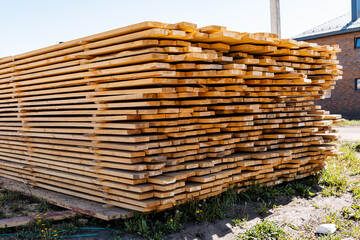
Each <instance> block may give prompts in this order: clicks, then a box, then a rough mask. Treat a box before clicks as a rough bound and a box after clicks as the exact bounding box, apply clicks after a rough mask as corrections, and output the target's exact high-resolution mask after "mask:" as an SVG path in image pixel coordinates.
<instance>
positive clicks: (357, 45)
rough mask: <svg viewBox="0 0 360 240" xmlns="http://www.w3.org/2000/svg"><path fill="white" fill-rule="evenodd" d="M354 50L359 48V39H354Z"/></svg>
mask: <svg viewBox="0 0 360 240" xmlns="http://www.w3.org/2000/svg"><path fill="white" fill-rule="evenodd" d="M355 48H360V37H358V38H355Z"/></svg>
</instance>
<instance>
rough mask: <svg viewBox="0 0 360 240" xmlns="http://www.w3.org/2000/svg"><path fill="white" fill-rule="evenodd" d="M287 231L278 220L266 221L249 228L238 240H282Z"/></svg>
mask: <svg viewBox="0 0 360 240" xmlns="http://www.w3.org/2000/svg"><path fill="white" fill-rule="evenodd" d="M285 237H286V232H285V231H284V230H283V229H282V228H281V227H279V226H278V225H277V223H276V222H269V221H264V222H261V223H258V224H256V225H254V226H253V227H251V228H249V229H248V230H247V231H246V232H245V233H242V234H240V235H239V236H238V240H254V239H257V240H282V239H285Z"/></svg>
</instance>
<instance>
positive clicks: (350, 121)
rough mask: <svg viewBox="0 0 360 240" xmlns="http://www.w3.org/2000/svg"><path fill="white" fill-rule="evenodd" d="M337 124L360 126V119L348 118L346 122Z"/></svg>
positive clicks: (337, 124)
mask: <svg viewBox="0 0 360 240" xmlns="http://www.w3.org/2000/svg"><path fill="white" fill-rule="evenodd" d="M334 125H336V126H360V120H347V119H345V121H344V122H341V123H336V124H334Z"/></svg>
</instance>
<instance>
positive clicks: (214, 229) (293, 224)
mask: <svg viewBox="0 0 360 240" xmlns="http://www.w3.org/2000/svg"><path fill="white" fill-rule="evenodd" d="M276 203H277V204H279V205H277V204H276V205H277V206H278V207H276V208H274V209H272V210H269V213H268V214H266V216H260V215H259V213H258V212H257V211H256V209H257V208H259V205H260V204H261V203H252V204H249V205H245V204H244V205H238V206H236V207H235V208H234V212H233V217H232V218H228V219H224V220H218V221H215V222H214V223H209V222H205V223H201V224H189V225H188V226H185V229H184V230H183V231H181V232H178V233H174V234H170V235H167V236H165V239H171V240H178V239H184V240H190V239H197V240H205V239H214V240H217V239H221V240H234V239H236V237H237V236H238V235H239V233H241V232H244V231H245V230H246V229H248V228H249V227H251V226H254V225H255V224H256V223H258V222H260V221H262V220H269V221H275V222H277V223H278V224H279V225H283V226H284V229H285V230H286V231H287V232H288V233H289V235H290V236H289V237H290V238H292V237H293V238H297V237H301V236H304V237H305V236H307V237H311V236H314V232H315V230H316V227H317V226H318V225H319V222H321V221H322V220H323V219H324V217H325V215H326V214H327V213H329V212H335V211H339V210H341V208H342V207H345V206H348V207H350V206H351V204H352V196H351V195H350V194H344V195H343V196H342V197H341V198H340V197H323V196H321V195H320V194H319V195H317V196H316V197H314V198H311V199H305V198H294V199H289V198H283V199H280V200H279V201H278V202H276ZM234 218H235V219H236V218H238V219H241V218H247V221H246V223H245V225H243V226H235V225H234V223H233V221H232V220H233V219H234ZM294 228H297V229H298V230H295V229H294ZM124 239H126V238H124Z"/></svg>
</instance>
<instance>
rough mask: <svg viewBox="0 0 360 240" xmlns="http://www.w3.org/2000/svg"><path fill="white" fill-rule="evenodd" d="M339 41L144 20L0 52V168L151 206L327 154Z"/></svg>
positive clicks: (70, 189) (68, 190) (306, 171)
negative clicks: (327, 102) (327, 100)
mask: <svg viewBox="0 0 360 240" xmlns="http://www.w3.org/2000/svg"><path fill="white" fill-rule="evenodd" d="M339 51H340V49H339V48H338V46H320V45H317V44H314V43H307V42H297V41H294V40H290V39H278V38H277V36H276V35H275V34H269V33H255V34H252V33H239V32H234V31H228V30H226V28H225V27H223V26H207V27H202V28H197V26H196V24H192V23H187V22H181V23H177V24H165V23H159V22H143V23H139V24H135V25H131V26H127V27H124V28H119V29H115V30H112V31H108V32H104V33H100V34H96V35H92V36H89V37H84V38H81V39H77V40H73V41H69V42H64V43H60V44H57V45H54V46H50V47H46V48H43V49H39V50H35V51H32V52H28V53H24V54H20V55H16V56H12V57H5V58H1V59H0V174H1V175H2V176H3V177H5V178H9V179H12V180H16V181H21V182H26V183H27V184H30V185H33V186H35V187H38V188H44V189H47V190H51V191H54V192H60V193H63V194H67V195H71V196H73V197H78V198H81V199H87V200H91V201H95V202H100V203H103V204H107V205H111V206H116V207H120V208H124V209H128V210H135V211H141V212H151V211H155V210H164V209H167V208H171V207H173V206H174V205H175V204H178V203H183V202H185V201H186V200H188V199H192V198H198V199H204V198H208V197H210V196H214V195H217V194H220V193H221V192H223V191H225V190H226V189H227V188H228V187H230V186H231V187H240V188H241V187H245V186H248V185H249V184H253V183H254V182H255V183H261V184H265V185H273V184H279V183H282V182H284V181H291V180H294V179H298V178H303V177H307V176H309V175H310V174H313V173H316V172H318V171H319V170H320V169H321V168H322V167H323V166H324V162H325V160H326V158H327V157H328V156H329V155H330V156H331V155H335V154H336V150H335V146H334V145H333V144H330V142H332V141H333V140H336V137H335V136H334V135H332V133H333V132H334V130H333V129H332V127H331V124H332V123H333V122H336V121H340V116H339V115H329V113H328V112H326V111H324V110H321V108H320V106H318V105H316V104H315V102H314V100H318V99H321V98H322V96H323V95H324V92H325V90H329V89H332V88H333V85H334V84H335V81H336V80H338V79H340V78H341V76H340V75H341V74H342V71H341V66H339V65H338V60H337V59H336V53H337V52H339Z"/></svg>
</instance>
